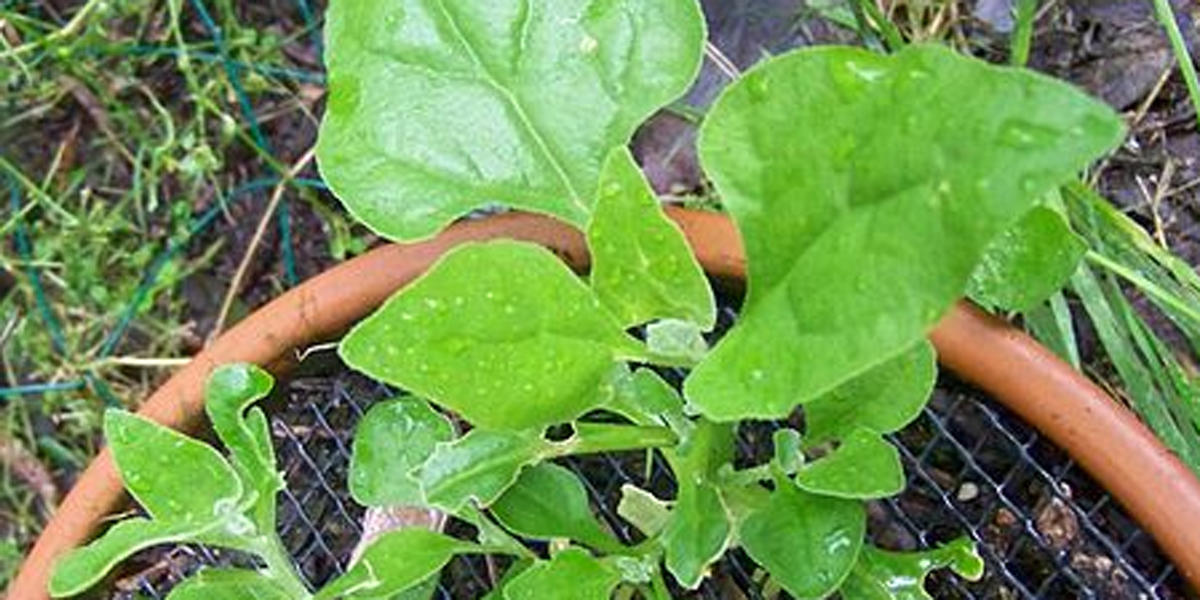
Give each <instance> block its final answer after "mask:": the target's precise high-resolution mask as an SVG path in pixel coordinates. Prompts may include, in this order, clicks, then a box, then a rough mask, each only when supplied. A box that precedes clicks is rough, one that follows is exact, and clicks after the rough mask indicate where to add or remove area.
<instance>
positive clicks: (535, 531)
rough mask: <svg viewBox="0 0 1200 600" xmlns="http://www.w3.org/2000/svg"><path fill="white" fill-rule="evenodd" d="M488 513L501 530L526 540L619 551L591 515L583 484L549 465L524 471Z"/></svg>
mask: <svg viewBox="0 0 1200 600" xmlns="http://www.w3.org/2000/svg"><path fill="white" fill-rule="evenodd" d="M491 510H492V514H493V515H495V516H496V518H497V519H499V520H500V522H501V523H503V524H504V526H505V527H508V528H509V529H511V530H512V531H514V532H516V533H518V534H520V535H521V536H523V537H526V538H536V539H553V538H566V539H571V540H575V541H577V542H580V543H583V544H586V545H588V546H591V547H592V548H596V549H597V550H603V551H605V552H617V551H620V550H621V545H620V544H619V543H618V542H617V541H616V540H615V539H613V537H612V536H611V535H609V534H608V532H606V531H605V530H604V529H603V528H601V527H600V524H599V522H597V521H596V517H595V515H593V514H592V508H591V505H590V504H589V503H588V494H587V490H586V489H585V488H584V487H583V483H581V482H580V481H579V478H578V477H576V476H575V474H574V473H572V472H571V470H570V469H566V468H563V467H560V466H558V465H556V464H553V463H542V464H540V465H536V466H533V467H530V468H528V469H525V471H524V472H522V473H521V475H520V476H519V477H518V478H517V481H516V483H514V484H513V485H512V487H510V488H508V490H507V491H505V492H504V495H502V496H500V498H499V499H498V500H496V502H494V503H493V504H492V507H491Z"/></svg>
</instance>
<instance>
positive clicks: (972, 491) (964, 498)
mask: <svg viewBox="0 0 1200 600" xmlns="http://www.w3.org/2000/svg"><path fill="white" fill-rule="evenodd" d="M978 497H979V486H977V485H975V484H974V483H971V482H970V481H966V482H963V484H962V485H961V486H959V487H958V501H959V502H970V501H972V500H974V499H976V498H978Z"/></svg>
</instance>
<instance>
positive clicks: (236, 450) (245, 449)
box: [204, 363, 286, 533]
mask: <svg viewBox="0 0 1200 600" xmlns="http://www.w3.org/2000/svg"><path fill="white" fill-rule="evenodd" d="M274 385H275V379H274V378H273V377H271V374H270V373H267V372H266V371H264V370H262V369H261V368H259V367H257V366H255V365H251V364H247V363H236V364H230V365H224V366H221V367H218V368H217V369H216V370H214V371H213V372H212V374H211V375H209V377H208V382H207V384H206V385H205V388H204V409H205V411H206V412H207V413H208V418H209V421H211V422H212V426H213V430H214V431H216V433H217V436H218V437H220V438H221V441H222V442H223V443H224V444H225V447H226V448H228V449H229V452H230V454H231V455H232V456H233V468H234V470H236V471H237V472H238V476H239V477H241V478H242V484H243V485H244V486H245V488H246V489H247V490H253V491H254V493H255V495H256V497H255V500H254V507H253V509H252V510H253V514H254V522H255V525H256V526H257V527H258V529H259V530H260V531H261V532H264V533H267V532H273V531H274V530H275V501H276V494H278V493H279V491H280V490H282V489H283V488H284V487H285V485H286V484H285V483H284V480H283V477H282V476H281V475H280V474H279V472H278V470H277V469H276V466H275V449H274V447H273V446H272V445H271V432H270V427H269V426H268V424H267V417H266V415H265V414H263V411H262V409H260V408H253V409H250V406H251V405H252V404H254V403H255V402H257V401H259V400H261V399H262V398H265V397H266V396H267V394H269V393H270V392H271V388H272V387H273V386H274ZM247 409H250V411H249V413H247V412H246V411H247Z"/></svg>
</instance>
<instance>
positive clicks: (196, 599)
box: [167, 568, 296, 600]
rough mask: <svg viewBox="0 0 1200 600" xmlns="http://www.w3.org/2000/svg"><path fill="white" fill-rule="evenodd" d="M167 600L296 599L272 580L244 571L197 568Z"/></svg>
mask: <svg viewBox="0 0 1200 600" xmlns="http://www.w3.org/2000/svg"><path fill="white" fill-rule="evenodd" d="M167 600H296V599H295V598H293V597H292V595H291V594H289V593H288V590H287V588H285V587H281V586H280V585H279V584H278V583H276V582H275V580H274V579H271V578H269V577H267V576H266V575H264V574H262V573H259V572H258V571H248V570H245V569H212V568H209V569H201V570H200V572H199V573H196V574H195V575H193V576H191V577H190V578H188V579H187V580H186V581H184V582H183V583H181V584H179V585H177V586H175V588H174V589H172V590H171V594H170V595H168V596H167Z"/></svg>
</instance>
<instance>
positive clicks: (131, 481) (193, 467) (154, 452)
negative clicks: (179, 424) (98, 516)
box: [104, 410, 243, 523]
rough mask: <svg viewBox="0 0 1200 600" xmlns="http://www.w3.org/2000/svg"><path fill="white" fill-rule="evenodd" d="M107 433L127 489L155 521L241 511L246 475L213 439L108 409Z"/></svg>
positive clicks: (205, 518)
mask: <svg viewBox="0 0 1200 600" xmlns="http://www.w3.org/2000/svg"><path fill="white" fill-rule="evenodd" d="M104 435H105V438H107V440H108V444H109V448H110V449H111V450H112V454H113V460H114V462H116V464H117V469H118V470H119V471H120V472H121V479H122V480H123V481H124V482H125V488H126V489H127V490H129V493H130V494H131V495H132V496H133V497H134V499H135V500H137V501H138V504H141V505H142V507H143V508H145V509H146V512H147V513H149V514H150V516H151V517H153V518H154V519H155V520H160V521H163V522H164V523H167V522H170V523H211V522H214V521H215V520H217V519H219V518H220V516H221V515H222V514H223V513H229V512H232V511H235V510H236V508H237V503H238V501H239V500H240V499H241V497H242V493H243V488H242V482H241V479H240V478H239V477H238V474H237V472H236V471H234V470H233V468H232V467H230V466H229V463H227V462H225V458H224V457H223V456H221V455H220V453H218V452H217V451H216V450H214V449H213V448H212V447H211V446H209V445H208V444H204V443H202V442H198V441H196V440H193V439H192V438H189V437H187V436H186V435H183V434H182V433H179V432H177V431H174V430H172V429H169V428H166V427H163V426H162V425H159V424H157V423H154V422H153V421H149V420H147V419H145V418H143V417H140V416H137V415H134V414H131V413H128V412H125V411H121V410H109V411H108V412H107V413H105V416H104Z"/></svg>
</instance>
